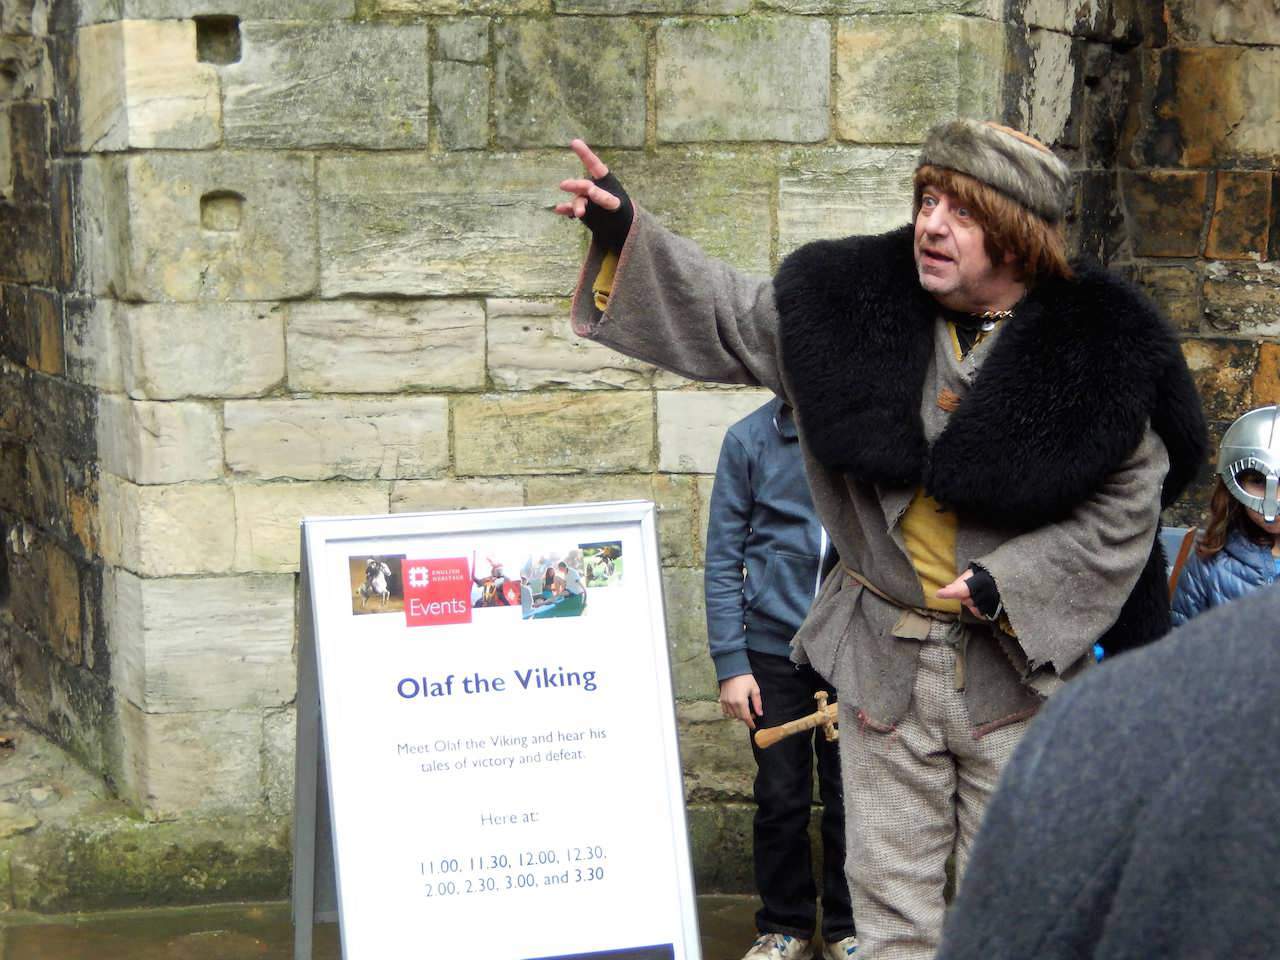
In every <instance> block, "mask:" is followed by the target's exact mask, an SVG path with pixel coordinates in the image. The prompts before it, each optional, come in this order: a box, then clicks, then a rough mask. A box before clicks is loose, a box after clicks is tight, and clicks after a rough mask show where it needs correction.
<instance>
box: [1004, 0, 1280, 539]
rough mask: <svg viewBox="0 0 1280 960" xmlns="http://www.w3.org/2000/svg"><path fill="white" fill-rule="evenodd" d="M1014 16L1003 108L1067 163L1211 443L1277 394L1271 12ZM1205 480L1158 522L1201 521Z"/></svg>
mask: <svg viewBox="0 0 1280 960" xmlns="http://www.w3.org/2000/svg"><path fill="white" fill-rule="evenodd" d="M1012 16H1013V19H1014V22H1015V28H1014V30H1013V32H1012V35H1013V37H1014V46H1015V48H1016V50H1017V53H1016V54H1015V59H1017V60H1019V61H1020V67H1019V69H1017V70H1015V71H1013V77H1014V82H1013V83H1012V84H1011V85H1010V88H1011V93H1012V96H1011V99H1010V103H1009V107H1010V112H1011V115H1012V116H1014V117H1015V119H1017V120H1018V121H1019V122H1022V123H1026V124H1027V125H1028V128H1029V129H1030V130H1031V132H1033V133H1035V134H1036V135H1037V136H1040V137H1042V138H1044V139H1045V140H1046V141H1048V142H1051V143H1053V144H1054V146H1055V147H1056V148H1058V149H1059V150H1060V151H1061V152H1062V153H1063V154H1064V155H1065V156H1067V157H1069V158H1070V160H1071V162H1072V164H1073V166H1074V168H1075V169H1076V170H1077V176H1078V179H1079V182H1080V185H1081V190H1080V194H1079V197H1080V199H1079V203H1078V207H1077V211H1076V217H1075V222H1074V224H1073V226H1074V233H1075V235H1076V238H1077V239H1078V241H1079V243H1080V245H1081V247H1082V248H1083V249H1085V250H1087V251H1088V252H1090V253H1091V254H1093V255H1094V256H1096V257H1098V258H1099V259H1102V260H1103V261H1104V262H1107V263H1109V264H1110V265H1112V266H1114V267H1116V268H1118V269H1120V270H1122V271H1123V272H1125V273H1127V274H1128V275H1129V276H1130V277H1131V278H1132V279H1133V280H1135V281H1136V282H1137V283H1138V284H1139V285H1140V286H1141V287H1142V288H1143V289H1144V290H1146V292H1147V293H1149V294H1150V295H1151V296H1153V297H1154V298H1155V299H1156V300H1157V301H1158V302H1159V303H1160V304H1161V305H1162V306H1163V307H1164V308H1165V310H1166V311H1167V312H1168V314H1169V317H1170V319H1171V320H1172V321H1173V323H1174V324H1175V326H1176V327H1177V328H1178V330H1179V332H1180V333H1181V335H1182V336H1183V338H1184V341H1183V352H1184V353H1185V355H1186V357H1187V361H1188V363H1189V365H1190V367H1191V369H1192V372H1193V373H1194V375H1195V377H1196V380H1197V383H1198V385H1199V387H1200V391H1201V394H1202V396H1203V398H1204V402H1205V409H1206V412H1207V414H1208V416H1209V418H1210V421H1211V429H1212V432H1213V437H1214V440H1215V443H1216V440H1217V438H1218V437H1220V436H1221V434H1222V431H1223V430H1224V429H1225V428H1226V426H1227V425H1228V424H1229V423H1230V422H1231V421H1232V420H1233V419H1235V418H1236V417H1237V416H1239V415H1240V414H1241V413H1243V412H1244V411H1246V410H1248V409H1251V408H1252V407H1255V406H1260V405H1263V404H1267V403H1276V402H1278V401H1280V343H1278V342H1277V338H1278V337H1280V266H1278V265H1277V261H1278V260H1280V168H1278V167H1277V157H1280V125H1277V123H1276V119H1275V118H1276V116H1277V113H1278V112H1280V9H1278V8H1276V6H1275V4H1274V3H1272V2H1270V0H1163V2H1161V0H1092V2H1089V3H1084V4H1079V3H1075V2H1063V0H1018V2H1017V3H1016V4H1015V9H1014V10H1013V12H1012ZM1068 90H1069V91H1071V95H1070V97H1069V98H1067V97H1064V96H1063V95H1062V92H1064V91H1068ZM1212 457H1213V459H1215V460H1216V453H1215V454H1213V455H1212ZM1211 489H1212V477H1211V468H1210V466H1209V464H1206V467H1205V471H1204V474H1203V476H1202V481H1201V482H1200V483H1199V484H1198V485H1197V488H1196V489H1195V490H1194V491H1192V493H1191V494H1189V495H1188V496H1187V497H1185V498H1184V499H1183V501H1182V502H1180V503H1179V504H1177V505H1175V506H1174V507H1173V508H1172V509H1171V510H1170V511H1169V512H1168V514H1167V517H1166V519H1167V520H1168V521H1169V522H1172V523H1183V524H1193V523H1196V522H1197V521H1199V520H1201V519H1202V518H1203V511H1204V505H1205V500H1206V496H1207V493H1208V492H1209V491H1210V490H1211Z"/></svg>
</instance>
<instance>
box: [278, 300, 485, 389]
mask: <svg viewBox="0 0 1280 960" xmlns="http://www.w3.org/2000/svg"><path fill="white" fill-rule="evenodd" d="M286 309H287V326H286V341H287V344H288V358H289V387H290V389H292V390H314V391H318V392H321V393H403V392H405V391H418V390H448V389H455V390H469V389H476V388H480V387H483V386H484V383H485V379H484V339H485V322H484V307H483V306H482V305H481V304H480V302H479V301H478V300H416V301H415V300H333V301H323V302H313V303H297V304H290V305H289V306H288V307H287V308H286Z"/></svg>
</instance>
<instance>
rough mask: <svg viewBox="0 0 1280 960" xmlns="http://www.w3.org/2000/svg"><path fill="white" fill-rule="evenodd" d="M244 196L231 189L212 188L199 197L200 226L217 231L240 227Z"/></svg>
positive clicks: (230, 230) (228, 231)
mask: <svg viewBox="0 0 1280 960" xmlns="http://www.w3.org/2000/svg"><path fill="white" fill-rule="evenodd" d="M243 215H244V197H242V196H240V194H238V193H236V192H234V191H232V190H214V191H213V192H212V193H206V194H205V195H204V196H203V197H201V198H200V226H202V227H204V228H205V229H206V230H217V231H218V232H219V233H232V232H234V231H236V230H239V229H240V218H241V217H242V216H243Z"/></svg>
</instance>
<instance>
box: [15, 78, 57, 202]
mask: <svg viewBox="0 0 1280 960" xmlns="http://www.w3.org/2000/svg"><path fill="white" fill-rule="evenodd" d="M7 112H8V114H9V164H10V167H9V174H10V187H11V189H12V193H11V194H10V196H12V197H13V199H14V200H15V201H17V202H18V203H26V204H33V203H48V202H49V199H50V198H49V187H50V169H49V151H50V137H49V132H50V131H49V108H48V107H47V106H46V105H45V104H43V103H14V104H10V105H9V108H8V111H7Z"/></svg>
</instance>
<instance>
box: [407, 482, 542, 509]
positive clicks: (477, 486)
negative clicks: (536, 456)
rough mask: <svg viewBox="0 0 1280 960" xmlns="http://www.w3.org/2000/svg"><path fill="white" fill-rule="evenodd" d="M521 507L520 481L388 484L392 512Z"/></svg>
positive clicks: (521, 492)
mask: <svg viewBox="0 0 1280 960" xmlns="http://www.w3.org/2000/svg"><path fill="white" fill-rule="evenodd" d="M523 506H524V484H523V483H521V482H520V481H519V480H397V481H396V482H395V483H393V484H392V485H391V512H392V513H430V512H432V511H435V510H479V509H484V508H486V507H523Z"/></svg>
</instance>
